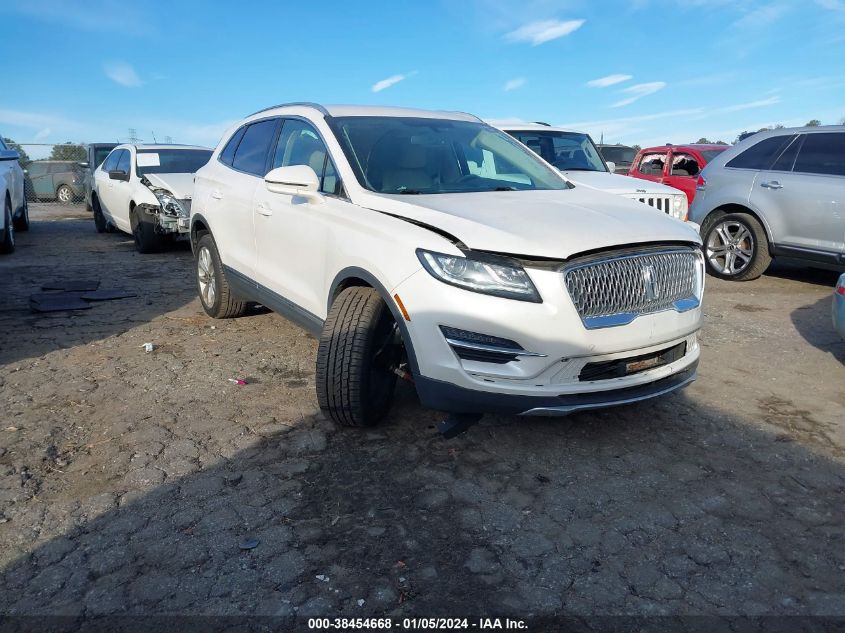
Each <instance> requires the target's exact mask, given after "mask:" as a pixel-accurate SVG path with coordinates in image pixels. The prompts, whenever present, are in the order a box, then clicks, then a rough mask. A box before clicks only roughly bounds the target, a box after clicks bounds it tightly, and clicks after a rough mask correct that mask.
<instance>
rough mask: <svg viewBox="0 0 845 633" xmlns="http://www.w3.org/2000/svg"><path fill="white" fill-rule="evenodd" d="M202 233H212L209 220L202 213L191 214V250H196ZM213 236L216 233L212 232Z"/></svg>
mask: <svg viewBox="0 0 845 633" xmlns="http://www.w3.org/2000/svg"><path fill="white" fill-rule="evenodd" d="M201 233H211V228H210V227H209V225H208V220H206V219H205V216H203V215H202V214H201V213H196V214H194V215H192V216H191V233H190V238H191V251H195V250H196V247H197V242H198V241H199V239H200V234H201ZM211 236H212V238H213V237H214V234H213V233H212V235H211Z"/></svg>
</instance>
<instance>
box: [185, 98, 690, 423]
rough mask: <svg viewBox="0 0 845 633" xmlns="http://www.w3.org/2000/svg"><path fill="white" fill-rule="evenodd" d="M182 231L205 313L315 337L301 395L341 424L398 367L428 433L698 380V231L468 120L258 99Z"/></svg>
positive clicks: (387, 390) (380, 410)
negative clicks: (307, 385) (571, 174)
mask: <svg viewBox="0 0 845 633" xmlns="http://www.w3.org/2000/svg"><path fill="white" fill-rule="evenodd" d="M191 243H192V246H193V251H194V254H195V261H196V275H197V288H198V294H199V297H200V300H201V302H202V306H203V308H204V310H205V311H206V313H207V314H209V315H210V316H212V317H215V318H226V317H234V316H238V315H240V314H243V312H244V310H245V307H246V304H247V302H249V301H258V302H260V303H261V304H263V305H265V306H268V307H270V308H272V309H273V310H275V311H277V312H279V313H281V314H283V315H286V316H287V317H289V318H290V319H291V320H293V321H295V322H296V323H299V324H300V325H303V326H304V327H305V328H307V329H309V330H310V331H311V332H313V333H314V334H315V335H316V336H319V340H320V343H319V348H318V353H317V373H316V387H317V396H318V400H319V404H320V407H321V408H322V409H323V410H324V411H325V412H326V414H327V415H328V416H330V417H331V418H332V419H333V420H335V421H336V422H337V423H339V424H343V425H350V426H362V425H369V424H372V423H374V422H376V421H377V420H378V419H380V418H382V417H383V416H384V415H385V414H386V413H387V411H388V408H389V406H390V402H391V399H392V394H393V390H394V385H395V382H396V379H397V375H401V376H403V377H410V378H411V379H412V380H413V384H414V386H415V387H416V391H417V393H418V394H419V397H420V400H421V401H422V403H423V404H424V405H425V406H428V407H431V408H433V409H437V410H440V411H446V412H449V413H450V414H453V415H451V416H450V418H449V419H447V420H446V421H444V422H445V425H444V427H442V428H443V429H444V430H447V429H448V428H454V425H455V424H459V423H460V424H464V423H468V422H469V421H472V420H475V419H477V417H478V416H479V415H480V414H482V413H484V412H490V411H501V412H509V413H518V414H524V415H560V414H564V413H568V412H571V411H576V410H581V409H592V408H598V407H606V406H613V405H620V404H625V403H629V402H634V401H637V400H642V399H646V398H650V397H653V396H658V395H660V394H664V393H667V392H669V391H672V390H675V389H678V388H680V387H683V386H684V385H686V384H688V383H689V382H690V381H692V380H693V379H694V378H695V370H696V364H697V362H698V356H699V347H698V343H697V339H696V332H697V331H698V329H699V327H700V325H701V310H700V307H699V306H700V301H701V296H702V290H703V276H704V269H703V263H702V256H701V253H700V249H699V247H698V245H699V244H700V240H699V238H698V235H697V233H696V232H695V231H694V230H692V229H691V228H690V227H689V226H687V225H685V224H682V223H680V222H677V221H675V220H673V219H671V218H669V217H667V216H665V215H663V214H659V213H654V212H653V211H652V210H651V209H648V208H647V207H645V206H644V205H642V204H638V203H635V202H633V201H631V200H626V199H624V198H622V197H619V196H614V195H610V194H606V193H602V192H600V191H596V190H594V189H591V188H589V187H574V188H573V187H571V186H570V184H569V183H568V182H567V181H566V180H565V179H564V178H563V177H562V176H561V174H560V173H559V172H557V171H556V170H554V169H552V168H550V166H549V165H548V164H547V163H546V162H544V161H543V160H541V159H540V158H538V157H537V156H536V155H535V154H534V153H532V152H530V151H529V150H528V149H527V148H526V147H525V146H523V145H522V144H520V143H518V142H517V141H516V140H514V139H512V138H511V137H510V136H508V135H507V134H504V133H502V132H501V131H500V130H497V129H496V128H494V127H491V126H489V125H487V124H486V123H484V122H483V121H481V120H480V119H477V118H476V117H474V116H471V115H468V114H463V113H447V112H431V111H425V110H413V109H403V108H386V107H365V106H328V107H323V106H320V105H316V104H288V105H283V106H275V107H272V108H269V109H267V110H263V111H261V112H257V113H255V114H253V115H251V116H249V117H247V118H245V119H244V120H242V121H241V122H239V123H237V124H236V125H234V126H233V127H232V128H230V129H229V130H228V131H227V132H226V133H225V135H224V137H223V140H222V141H221V142H220V144H219V145H218V147H217V149H215V151H214V154H213V155H212V158H211V160H209V162H208V164H207V165H206V166H205V167H203V168H201V169H200V170H199V171H198V172H197V175H196V185H195V190H194V204H193V207H192V209H191ZM468 418H469V420H468Z"/></svg>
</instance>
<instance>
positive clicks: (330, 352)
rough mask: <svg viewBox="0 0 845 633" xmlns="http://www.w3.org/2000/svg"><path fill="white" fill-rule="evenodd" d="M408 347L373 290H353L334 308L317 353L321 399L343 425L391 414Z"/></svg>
mask: <svg viewBox="0 0 845 633" xmlns="http://www.w3.org/2000/svg"><path fill="white" fill-rule="evenodd" d="M403 353H404V348H403V347H402V339H401V336H400V335H399V331H398V327H397V324H396V321H395V320H394V319H393V315H392V314H391V312H390V308H388V306H387V304H386V303H385V301H384V299H382V298H381V296H380V295H379V294H378V292H376V291H375V290H374V289H373V288H368V287H358V286H356V287H352V288H347V289H346V290H344V291H343V292H341V293H340V294H339V295H338V297H337V299H335V300H334V303H332V307H331V310H330V311H329V315H328V318H327V319H326V322H325V324H324V325H323V332H322V334H321V335H320V346H319V348H318V350H317V400H318V401H319V403H320V408H321V409H322V410H323V411H324V412H325V413H326V414H327V415H328V416H329V417H330V418H331V419H332V420H334V421H335V422H337V423H338V424H341V425H343V426H371V425H373V424H375V423H376V422H378V421H379V420H381V419H382V418H383V417H384V416H385V415H387V412H388V410H389V409H390V404H391V402H392V401H393V391H394V389H395V387H396V377H397V376H396V369H397V367H398V365H399V363H400V362H401V359H402V357H403Z"/></svg>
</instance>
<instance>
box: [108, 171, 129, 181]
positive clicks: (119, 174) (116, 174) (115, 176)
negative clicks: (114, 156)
mask: <svg viewBox="0 0 845 633" xmlns="http://www.w3.org/2000/svg"><path fill="white" fill-rule="evenodd" d="M109 178H111V179H112V180H123V181H125V182H128V181H129V174H127V173H126V172H125V171H123V170H122V169H113V170H111V171H110V172H109Z"/></svg>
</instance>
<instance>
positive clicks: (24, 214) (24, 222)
mask: <svg viewBox="0 0 845 633" xmlns="http://www.w3.org/2000/svg"><path fill="white" fill-rule="evenodd" d="M12 226H14V227H15V230H16V231H17V232H18V233H25V232H27V231H28V230H29V203H28V202H27V201H26V198H24V201H23V209H21V212H20V214H19V215H18V217H16V218H15V219H14V220H13V221H12Z"/></svg>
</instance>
